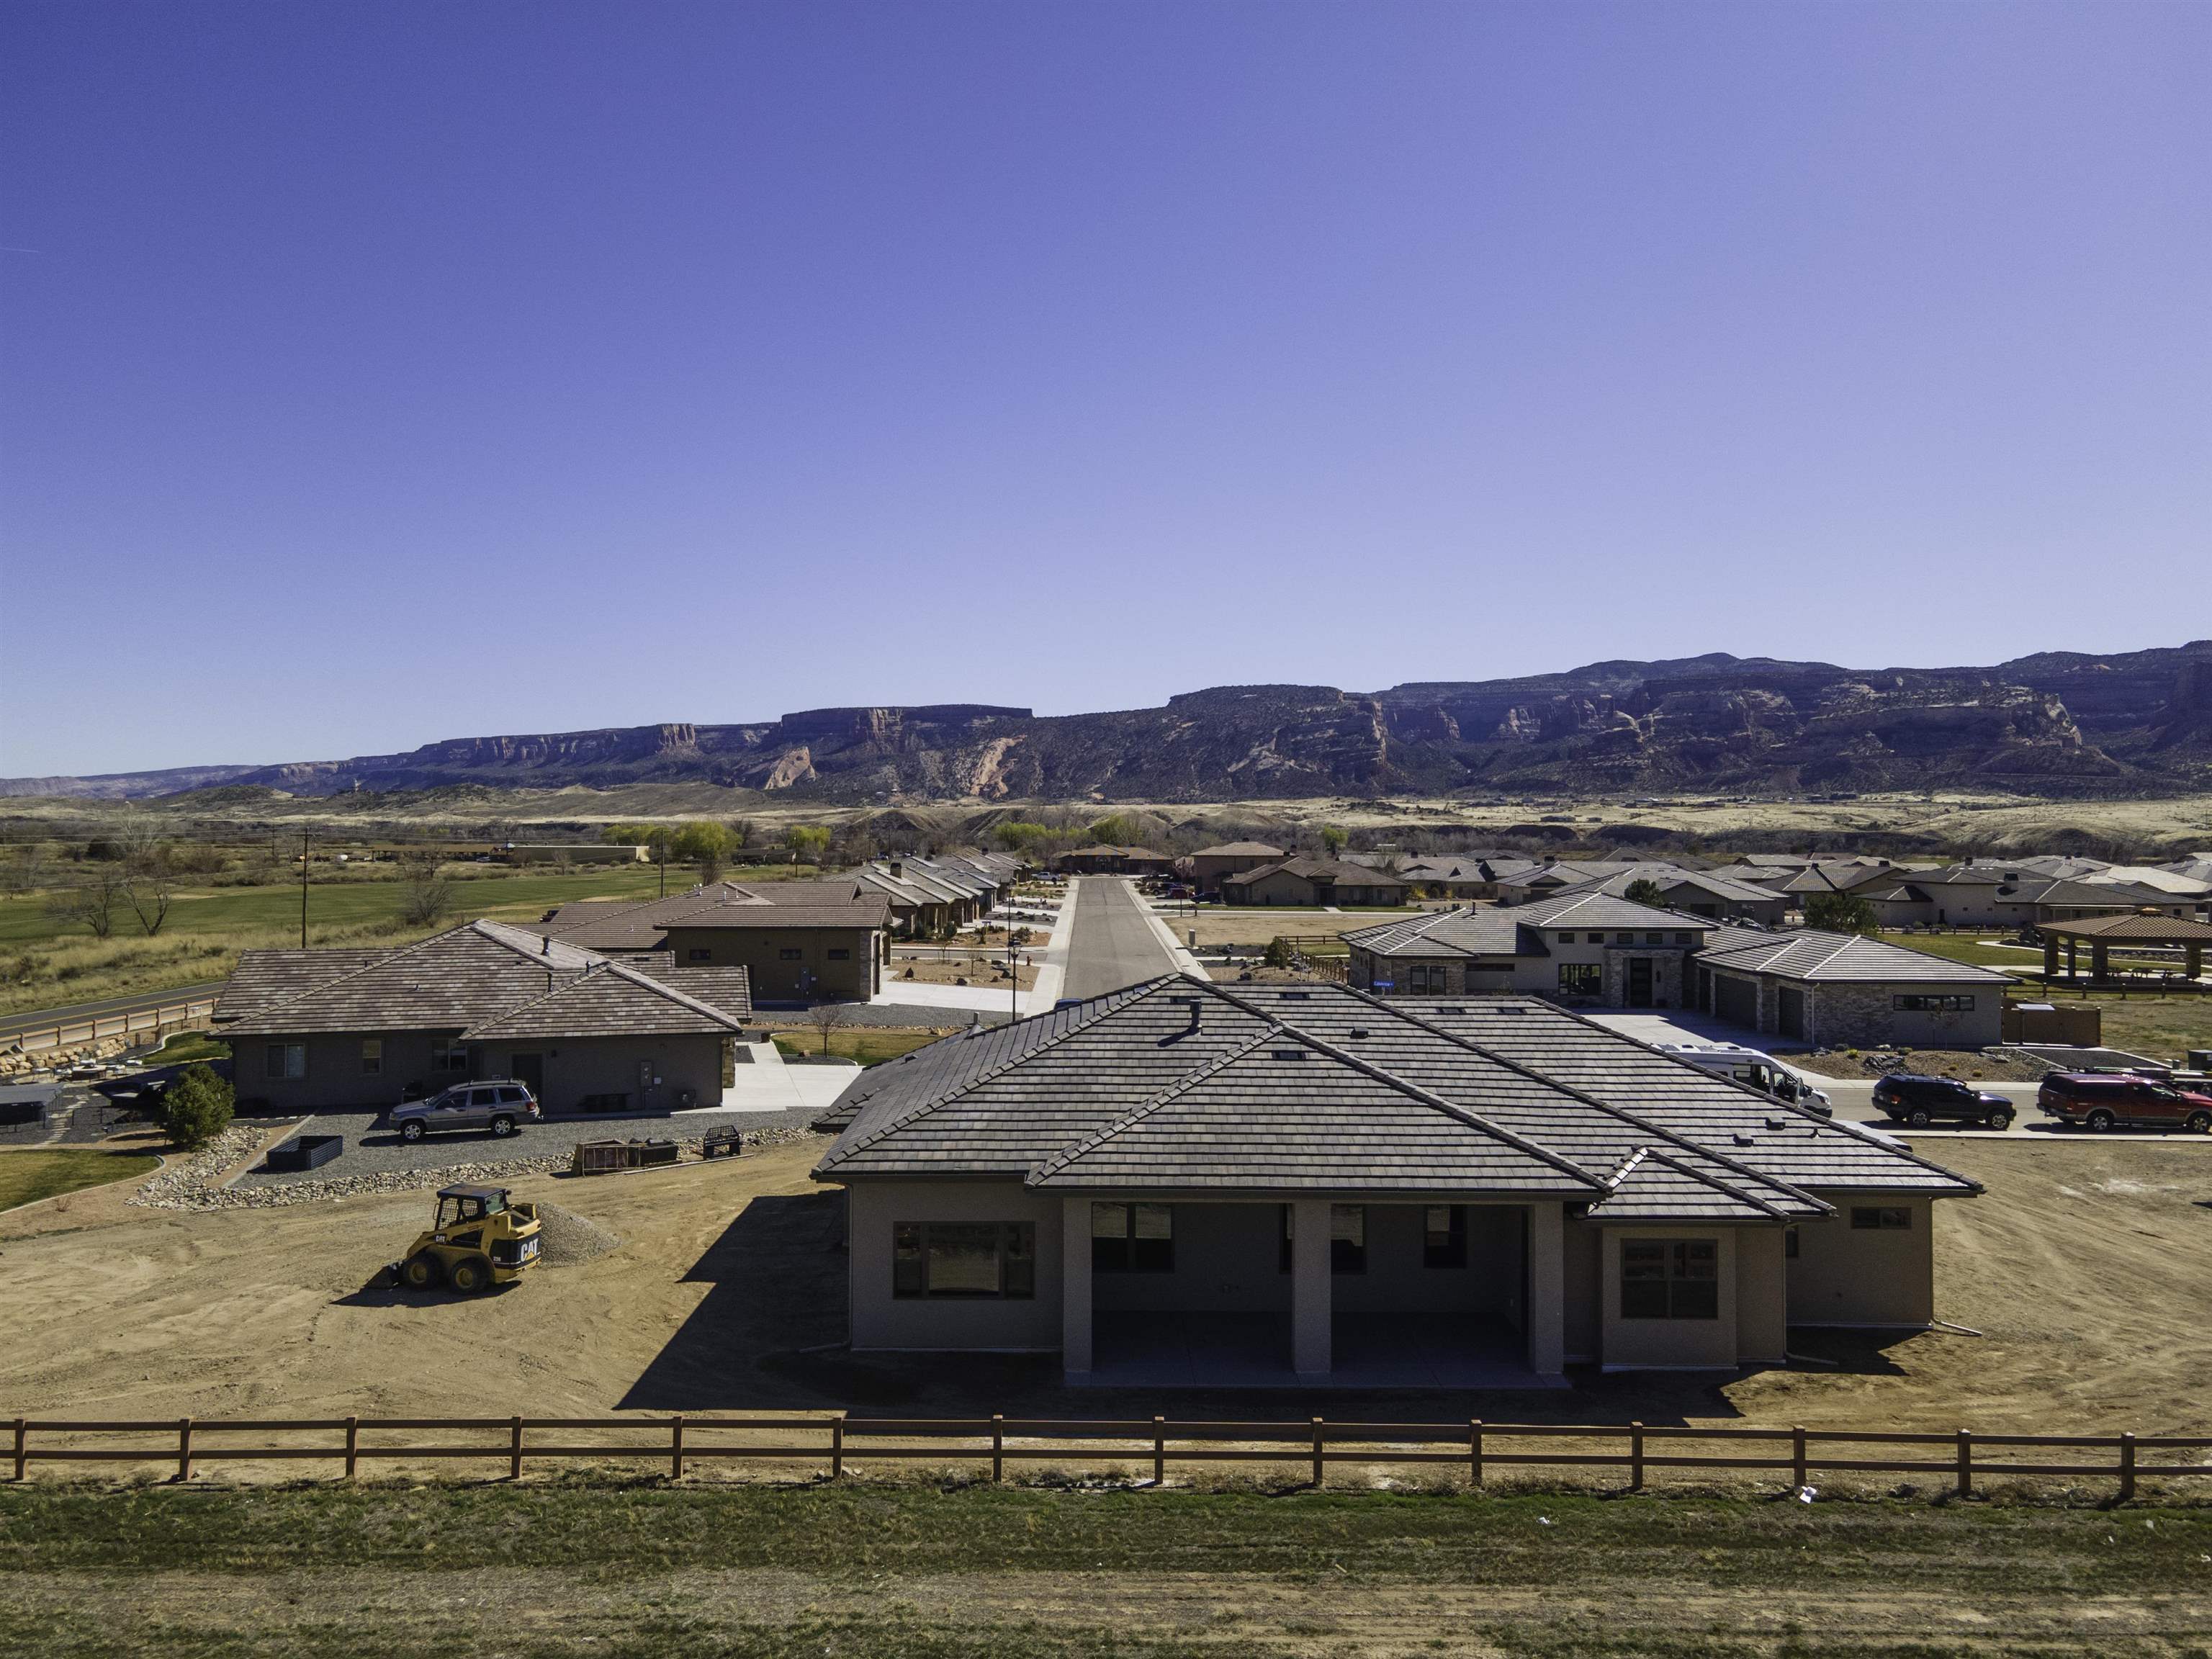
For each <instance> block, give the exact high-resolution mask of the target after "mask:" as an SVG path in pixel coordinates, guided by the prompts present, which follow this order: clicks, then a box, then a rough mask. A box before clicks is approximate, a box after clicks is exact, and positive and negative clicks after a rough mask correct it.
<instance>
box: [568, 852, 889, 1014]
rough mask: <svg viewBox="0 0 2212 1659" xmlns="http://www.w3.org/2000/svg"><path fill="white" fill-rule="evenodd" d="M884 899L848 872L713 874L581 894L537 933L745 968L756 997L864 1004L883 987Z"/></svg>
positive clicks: (683, 963)
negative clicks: (683, 882)
mask: <svg viewBox="0 0 2212 1659" xmlns="http://www.w3.org/2000/svg"><path fill="white" fill-rule="evenodd" d="M889 930H890V899H889V898H888V897H887V896H885V895H884V893H883V892H882V891H880V890H878V889H876V888H874V887H871V886H868V885H866V884H864V883H860V882H857V881H853V880H849V879H848V880H837V881H775V882H760V883H757V884H754V885H751V886H746V885H743V884H739V883H738V882H733V881H718V882H714V883H710V884H707V885H705V886H701V887H694V888H692V889H690V890H689V891H687V892H683V893H676V894H671V895H670V896H668V897H666V898H664V899H647V900H646V901H644V902H636V901H633V900H629V899H583V900H579V901H578V902H575V903H574V904H564V905H562V907H561V908H559V909H557V910H555V911H552V912H550V914H549V915H546V917H545V918H544V920H543V921H540V922H538V924H537V925H536V928H535V930H534V931H536V932H537V933H539V934H541V935H543V936H544V937H546V938H549V939H556V940H559V941H561V942H562V943H564V944H568V945H576V946H579V947H580V948H581V949H583V950H586V951H598V952H599V953H601V954H604V955H606V956H611V957H633V956H649V957H662V958H663V959H665V960H667V961H670V962H672V963H676V964H677V965H678V966H679V967H685V968H743V969H745V970H746V973H747V975H749V977H750V982H751V987H752V994H753V998H754V1000H756V1001H757V1002H776V1003H786V1004H791V1003H808V1002H848V1001H860V1002H865V1001H866V1000H868V999H869V998H871V997H872V996H873V995H875V994H876V993H877V992H878V991H879V990H881V989H882V988H883V964H884V957H885V956H886V954H887V952H888V945H887V939H888V936H889Z"/></svg>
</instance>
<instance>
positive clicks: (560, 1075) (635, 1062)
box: [475, 1034, 725, 1115]
mask: <svg viewBox="0 0 2212 1659" xmlns="http://www.w3.org/2000/svg"><path fill="white" fill-rule="evenodd" d="M724 1043H725V1040H724V1039H723V1038H721V1037H719V1036H707V1035H703V1034H702V1035H699V1036H623V1037H552V1038H548V1039H546V1040H544V1041H543V1042H500V1043H485V1044H482V1045H479V1046H478V1047H477V1048H476V1052H475V1069H476V1075H477V1076H478V1077H513V1076H514V1075H515V1073H516V1070H517V1067H516V1066H515V1063H514V1057H515V1055H516V1054H536V1055H538V1064H539V1066H540V1069H541V1075H542V1077H543V1079H544V1081H543V1084H542V1085H541V1086H540V1087H539V1089H538V1104H539V1105H541V1106H543V1107H544V1109H545V1110H546V1112H547V1113H548V1114H549V1115H559V1114H561V1113H563V1112H575V1111H580V1110H582V1109H583V1103H584V1101H585V1099H586V1097H588V1096H592V1095H613V1094H622V1095H628V1096H629V1106H628V1109H629V1110H630V1111H633V1112H671V1111H676V1110H678V1109H681V1108H682V1107H683V1105H684V1095H685V1093H686V1092H687V1091H688V1092H689V1093H690V1097H691V1099H690V1103H691V1104H692V1105H693V1106H718V1105H720V1103H721V1100H722V1051H723V1048H724Z"/></svg>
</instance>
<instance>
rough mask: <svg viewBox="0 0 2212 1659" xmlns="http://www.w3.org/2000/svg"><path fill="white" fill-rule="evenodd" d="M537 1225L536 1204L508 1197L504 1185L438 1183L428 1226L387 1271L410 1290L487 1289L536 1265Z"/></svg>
mask: <svg viewBox="0 0 2212 1659" xmlns="http://www.w3.org/2000/svg"><path fill="white" fill-rule="evenodd" d="M537 1263H538V1206H536V1205H535V1204H517V1203H514V1202H513V1201H512V1200H509V1199H508V1197H507V1188H504V1187H447V1188H441V1189H440V1191H439V1194H438V1212H437V1215H436V1217H435V1219H434V1220H433V1221H432V1223H431V1225H430V1231H428V1232H426V1233H424V1234H423V1235H422V1237H419V1238H417V1239H416V1241H415V1243H413V1245H412V1246H410V1248H409V1249H408V1252H407V1254H406V1255H405V1256H404V1258H402V1259H401V1260H399V1261H395V1262H393V1263H392V1266H391V1267H390V1268H389V1269H388V1270H387V1271H389V1272H390V1273H391V1274H392V1277H393V1279H395V1280H397V1282H398V1283H399V1284H401V1285H405V1286H406V1287H407V1288H408V1289H409V1290H410V1291H427V1290H429V1289H431V1288H432V1287H434V1286H435V1285H452V1286H453V1288H454V1289H455V1290H457V1291H463V1292H464V1293H467V1294H474V1293H475V1292H477V1291H488V1290H489V1289H491V1287H492V1286H493V1285H506V1284H509V1283H512V1282H513V1280H515V1279H520V1278H521V1277H522V1275H523V1273H524V1272H525V1271H526V1269H528V1268H530V1267H535V1266H536V1265H537Z"/></svg>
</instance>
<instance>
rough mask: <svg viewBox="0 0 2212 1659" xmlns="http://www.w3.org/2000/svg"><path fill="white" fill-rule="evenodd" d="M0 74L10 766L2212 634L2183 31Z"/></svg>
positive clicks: (312, 15)
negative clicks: (1278, 683) (1735, 658)
mask: <svg viewBox="0 0 2212 1659" xmlns="http://www.w3.org/2000/svg"><path fill="white" fill-rule="evenodd" d="M0 64H4V68H0V245H3V246H5V248H6V249H7V250H8V251H6V252H0V535H4V550H5V568H4V577H5V587H4V596H0V604H4V607H5V617H4V623H0V627H3V628H4V647H0V675H4V686H0V691H4V696H3V697H0V720H4V741H0V772H4V773H8V774H14V775H21V774H27V773H45V772H88V771H104V770H113V769H135V768H139V767H146V766H159V765H176V764H185V763H206V762H228V761H241V762H265V761H276V760H288V759H302V758H311V757H337V756H343V755H348V754H354V753H361V752H371V751H380V750H390V749H397V748H405V747H411V746H413V745H414V744H418V743H422V742H425V741H428V740H432V739H435V738H442V737H457V736H464V735H475V734H480V733H487V732H514V731H541V730H561V729H568V728H573V727H580V726H605V725H622V724H631V723H641V722H647V721H654V720H699V721H721V720H744V719H757V718H762V717H769V716H773V715H775V714H778V713H781V712H782V711H784V710H787V709H794V708H808V707H815V706H820V705H823V704H832V703H860V702H930V701H946V700H970V699H973V700H985V701H990V702H1012V703H1026V704H1030V705H1033V706H1035V707H1036V708H1038V709H1039V710H1040V711H1042V712H1048V713H1051V712H1065V711H1070V710H1076V709H1083V708H1115V707H1132V706H1137V705H1141V704H1147V703H1153V702H1158V701H1160V700H1161V699H1162V698H1164V696H1167V695H1168V694H1169V693H1170V692H1172V691H1176V690H1189V689H1193V688H1195V687H1198V686H1201V685H1206V684H1221V683H1225V682H1233V681H1240V680H1297V681H1302V682H1308V683H1319V682H1326V683H1329V684H1337V685H1341V686H1346V687H1348V688H1352V689H1358V690H1370V689H1374V688H1376V687H1379V686H1383V685H1387V684H1395V683H1396V682H1398V681H1401V680H1407V679H1435V678H1484V677H1489V676H1492V675H1499V674H1510V673H1517V672H1523V671H1541V670H1545V669H1552V668H1559V667H1566V666H1571V665H1576V664H1579V663H1583V662H1588V661H1591V660H1594V659H1602V658H1607V657H1630V656H1632V657H1645V656H1671V655H1682V654H1689V653H1697V652H1702V651H1707V650H1715V649H1726V650H1733V651H1736V652H1740V653H1758V652H1769V653H1775V654H1781V655H1790V656H1804V657H1820V658H1826V659H1830V660H1837V661H1843V662H1846V663H1852V664H1859V665H1880V664H1885V663H1910V664H1921V665H1936V664H1942V663H1960V662H1990V661H1996V660H2001V659H2003V658H2005V657H2008V656H2011V655H2015V654H2019V653H2023V652H2027V651H2030V650H2036V649H2044V648H2051V647H2075V648H2086V649H2100V650H2102V649H2125V648H2131V647H2139V646H2144V645H2151V644H2161V643H2165V644H2172V643H2179V641H2183V640H2185V639H2187V638H2190V637H2191V636H2192V635H2203V633H2205V632H2206V631H2207V628H2206V618H2207V617H2212V460H2208V458H2212V184H2208V178H2212V167H2208V161H2212V92H2208V87H2212V6H2208V5H2204V4H2176V5H2156V4H2107V3H2099V4H2093V5H2084V6H2067V5H2060V4H2017V5H2004V6H1999V5H1976V4H1951V5H1917V4H1916V5H1905V6H1877V5H1854V4H1841V3H1838V4H1826V5H1817V6H1813V5H1780V4H1773V5H1753V6H1747V7H1737V6H1729V5H1721V4H1699V5H1668V4H1635V5H1630V6H1626V7H1620V8H1608V7H1598V6H1591V7H1580V6H1575V5H1571V4H1563V3H1545V4H1523V5H1515V6H1482V5H1475V4H1463V5H1390V4H1374V5H1370V4H1342V5H1300V4H1269V5H1219V6H1209V5H1204V4H1187V3H1177V4H1150V5H1138V4H1121V5H1101V6H1091V5H1081V4H1051V5H1046V4H1025V5H1012V6H991V5H951V4H927V3H919V4H896V5H888V4H887V5H873V6H857V7H856V6H841V5H835V4H817V3H807V4H800V5H789V6H781V5H764V6H740V5H734V4H711V5H710V4H696V3H680V4H621V5H617V4H595V5H580V4H564V3H546V0H530V3H514V4H491V3H464V4H421V3H417V4H408V3H375V4H348V3H319V4H313V5H274V4H261V3H255V4H250V5H225V4H209V3H194V0H179V3H162V4H149V5H118V4H111V3H100V0H69V3H61V4H43V5H42V4H37V3H29V0H17V3H14V4H11V5H9V6H8V7H7V8H5V9H4V11H3V12H0ZM23 250H30V251H28V252H25V251H23Z"/></svg>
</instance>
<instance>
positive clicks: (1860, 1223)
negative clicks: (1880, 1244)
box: [1851, 1205, 1912, 1233]
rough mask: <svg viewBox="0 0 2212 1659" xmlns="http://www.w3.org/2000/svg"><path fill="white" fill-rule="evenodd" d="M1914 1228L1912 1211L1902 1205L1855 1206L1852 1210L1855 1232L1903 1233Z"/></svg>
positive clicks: (1852, 1229) (1852, 1226) (1852, 1228)
mask: <svg viewBox="0 0 2212 1659" xmlns="http://www.w3.org/2000/svg"><path fill="white" fill-rule="evenodd" d="M1911 1230H1912V1212H1911V1210H1909V1209H1905V1208H1904V1207H1902V1206H1889V1205H1883V1206H1879V1207H1876V1206H1871V1205H1869V1206H1855V1207H1854V1208H1853V1209H1852V1211H1851V1231H1853V1232H1869V1233H1871V1232H1881V1233H1902V1232H1910V1231H1911Z"/></svg>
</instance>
